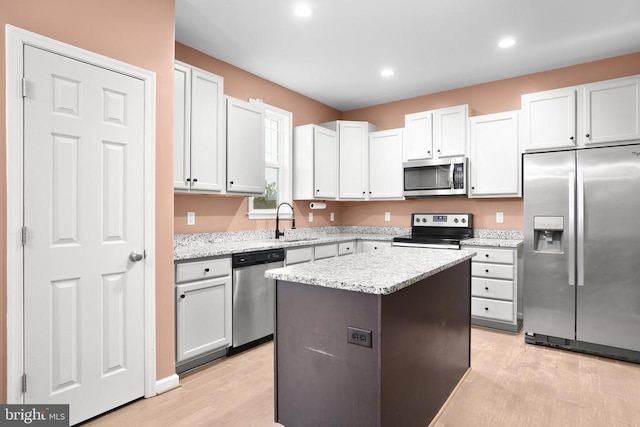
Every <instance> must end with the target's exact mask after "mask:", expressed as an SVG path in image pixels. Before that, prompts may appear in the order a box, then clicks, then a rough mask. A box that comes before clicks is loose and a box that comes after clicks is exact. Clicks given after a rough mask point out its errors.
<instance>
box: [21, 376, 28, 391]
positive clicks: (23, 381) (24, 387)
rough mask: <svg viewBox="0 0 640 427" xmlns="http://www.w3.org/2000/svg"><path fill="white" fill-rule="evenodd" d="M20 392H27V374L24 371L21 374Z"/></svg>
mask: <svg viewBox="0 0 640 427" xmlns="http://www.w3.org/2000/svg"><path fill="white" fill-rule="evenodd" d="M22 392H23V393H26V392H27V374H26V373H24V374H22Z"/></svg>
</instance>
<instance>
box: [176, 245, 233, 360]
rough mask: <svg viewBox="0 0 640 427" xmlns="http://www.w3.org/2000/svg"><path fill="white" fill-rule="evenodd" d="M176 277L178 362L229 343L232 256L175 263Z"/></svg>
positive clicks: (211, 351) (203, 355)
mask: <svg viewBox="0 0 640 427" xmlns="http://www.w3.org/2000/svg"><path fill="white" fill-rule="evenodd" d="M175 278H176V280H175V282H176V286H175V292H176V364H177V365H180V364H181V363H184V362H189V361H192V360H194V359H199V358H204V357H206V356H207V355H209V354H211V353H215V352H217V351H219V350H224V349H225V348H226V347H228V346H230V345H231V334H232V324H231V322H232V317H231V310H232V284H231V257H223V258H217V259H212V260H206V261H194V262H186V263H180V264H176V272H175ZM203 363H204V362H203Z"/></svg>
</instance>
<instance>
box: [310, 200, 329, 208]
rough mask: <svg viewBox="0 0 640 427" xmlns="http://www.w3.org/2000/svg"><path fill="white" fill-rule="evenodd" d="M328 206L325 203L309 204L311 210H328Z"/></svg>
mask: <svg viewBox="0 0 640 427" xmlns="http://www.w3.org/2000/svg"><path fill="white" fill-rule="evenodd" d="M326 208H327V204H326V203H325V202H311V203H309V209H326Z"/></svg>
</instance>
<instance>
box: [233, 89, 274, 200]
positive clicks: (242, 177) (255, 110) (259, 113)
mask: <svg viewBox="0 0 640 427" xmlns="http://www.w3.org/2000/svg"><path fill="white" fill-rule="evenodd" d="M264 140H265V112H264V108H263V107H262V106H260V105H257V104H250V103H248V102H245V101H241V100H239V99H235V98H231V97H227V193H239V194H254V195H255V194H263V193H264V190H265V167H264V160H265V152H264V144H265V142H264Z"/></svg>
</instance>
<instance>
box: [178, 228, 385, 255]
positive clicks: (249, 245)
mask: <svg viewBox="0 0 640 427" xmlns="http://www.w3.org/2000/svg"><path fill="white" fill-rule="evenodd" d="M196 236H197V235H194V237H193V238H192V239H189V240H187V241H185V242H181V244H176V245H175V246H174V250H173V259H174V261H183V260H191V259H197V258H208V257H215V256H222V255H232V254H237V253H242V252H251V251H262V250H268V249H281V248H282V249H289V248H296V247H303V246H316V245H322V244H329V243H340V242H349V241H353V240H379V241H388V242H390V241H392V240H393V238H394V237H396V235H395V234H321V235H316V236H305V237H284V238H280V239H275V238H271V239H263V240H262V239H261V240H238V241H214V242H211V241H208V240H207V239H206V238H198V237H196Z"/></svg>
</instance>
